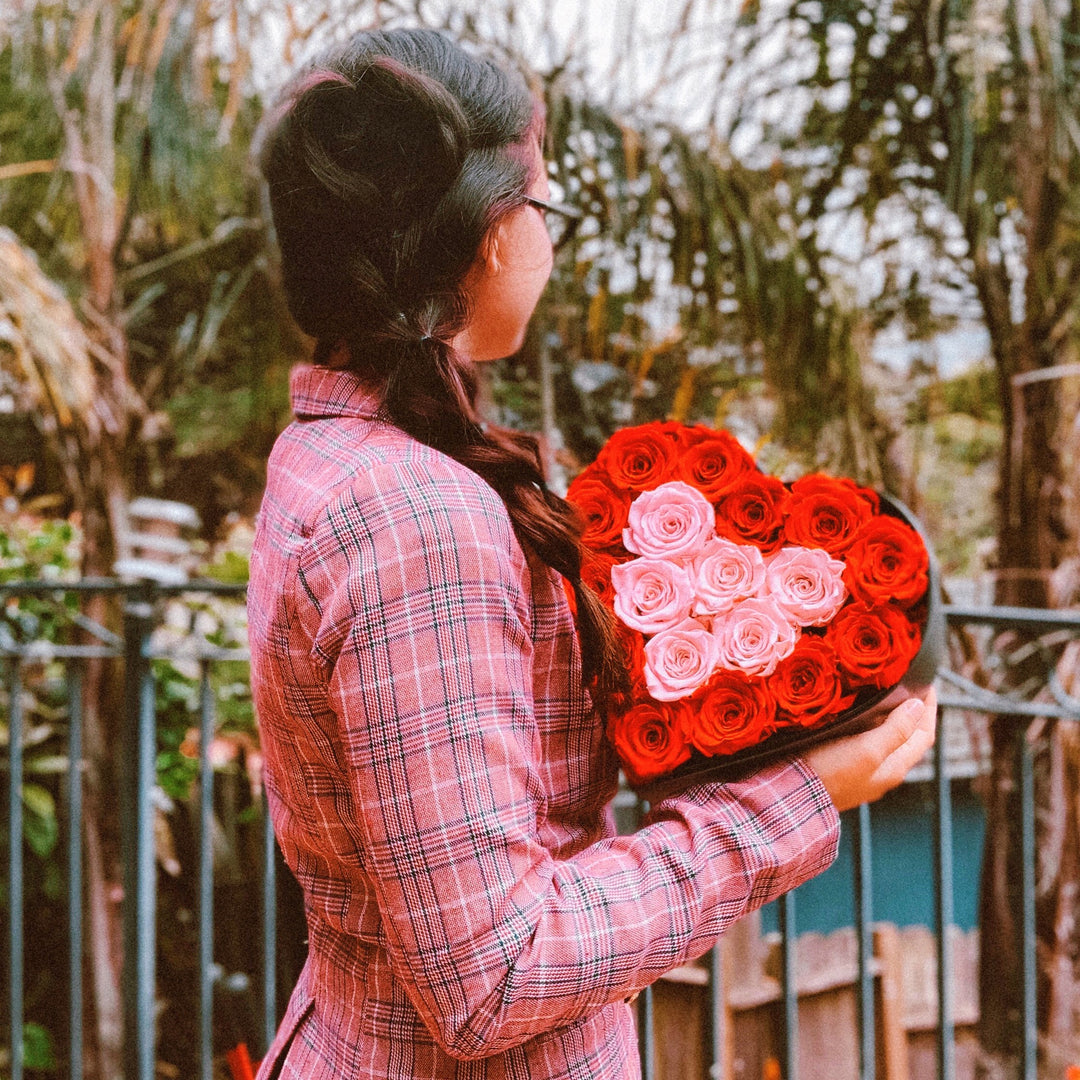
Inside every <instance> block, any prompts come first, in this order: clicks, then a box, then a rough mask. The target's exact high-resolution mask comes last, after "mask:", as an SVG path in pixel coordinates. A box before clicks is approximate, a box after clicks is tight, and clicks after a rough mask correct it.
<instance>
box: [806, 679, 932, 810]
mask: <svg viewBox="0 0 1080 1080" xmlns="http://www.w3.org/2000/svg"><path fill="white" fill-rule="evenodd" d="M936 732H937V694H936V693H935V691H934V689H933V687H931V688H930V689H929V691H928V692H927V695H926V699H925V701H924V700H922V699H920V698H909V699H908V700H907V701H905V702H902V703H901V704H900V705H898V706H897V707H896V708H895V709H893V711H892V712H891V713H889V715H888V716H887V717H886V718H885V720H884V721H883V722H882V723H881V724H880V725H878V727H876V728H873V729H871V730H870V731H865V732H862V733H861V734H859V735H851V736H848V737H847V738H845V739H837V740H836V741H835V742H829V743H825V744H823V745H822V746H819V747H815V748H814V749H812V750H810V751H809V752H808V753H807V755H806V762H807V764H808V765H810V767H811V768H812V769H814V770H815V771H816V772H817V774H818V776H820V777H821V781H822V783H823V784H824V785H825V789H826V790H827V791H828V793H829V797H830V798H831V799H832V801H833V803H834V804H835V805H836V808H837V809H838V810H850V809H852V807H855V806H859V805H860V804H861V803H864V802H872V801H873V800H874V799H878V798H880V797H881V796H882V795H884V794H885V792H887V791H889V790H891V789H892V788H894V787H896V786H897V784H899V783H900V782H901V781H902V780H903V779H904V777H905V776H907V774H908V772H909V771H910V770H911V768H912V766H914V765H916V764H917V763H918V762H919V761H920V760H921V758H922V756H923V755H924V754H925V753H926V751H927V750H929V749H930V747H931V746H932V745H933V744H934V737H935V734H936Z"/></svg>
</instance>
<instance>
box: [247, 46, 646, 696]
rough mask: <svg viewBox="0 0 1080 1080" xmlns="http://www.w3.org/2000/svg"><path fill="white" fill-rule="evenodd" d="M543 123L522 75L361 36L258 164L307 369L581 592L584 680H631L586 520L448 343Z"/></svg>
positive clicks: (317, 76)
mask: <svg viewBox="0 0 1080 1080" xmlns="http://www.w3.org/2000/svg"><path fill="white" fill-rule="evenodd" d="M540 117H541V113H540V109H539V108H538V105H537V102H536V100H535V99H534V97H533V95H532V94H531V93H530V91H529V89H528V87H527V86H526V84H525V81H524V79H522V78H521V77H520V76H518V75H516V74H513V73H511V72H509V71H506V70H503V69H502V68H501V67H499V66H498V65H496V64H494V63H493V62H491V61H490V60H487V59H486V58H482V57H479V56H476V55H473V54H472V53H469V52H466V51H465V50H464V49H463V48H461V47H460V46H458V45H456V44H454V43H453V42H452V41H450V40H449V39H448V38H446V37H444V36H443V35H442V34H440V33H437V32H435V31H430V30H391V31H378V32H368V33H363V34H360V35H357V36H356V37H354V38H353V39H352V40H351V41H349V42H348V44H346V45H344V46H341V47H338V48H336V49H334V50H333V51H331V52H329V53H327V54H326V55H324V56H323V57H322V58H321V59H320V60H319V61H317V62H316V63H315V64H314V65H313V66H311V67H310V68H309V69H308V70H306V71H305V72H303V73H301V75H300V76H299V77H298V78H297V79H296V80H295V81H294V82H293V84H292V85H291V86H290V87H289V89H288V90H287V92H286V94H285V95H284V97H283V99H282V104H281V105H280V106H279V109H278V112H277V114H276V118H275V121H274V123H273V125H272V127H271V129H270V132H269V135H268V136H267V138H266V140H265V142H264V145H263V148H262V151H261V155H260V164H261V167H262V172H263V175H264V177H265V178H266V181H267V187H268V192H269V198H270V207H271V213H272V218H273V224H274V229H275V232H276V234H277V242H278V247H279V250H280V252H281V268H282V278H283V283H284V287H285V293H286V297H287V299H288V304H289V308H290V310H291V312H292V314H293V316H294V318H295V319H296V321H297V323H298V324H299V326H300V328H301V329H302V330H304V331H305V333H307V334H308V335H310V336H311V337H312V338H314V339H315V341H316V345H315V357H314V359H315V362H316V363H322V364H329V365H331V366H336V367H346V368H348V369H349V370H352V371H355V372H356V373H357V374H358V375H359V376H360V377H361V378H362V379H363V380H364V382H365V383H366V384H368V385H369V386H371V387H372V388H373V389H374V390H375V391H376V392H377V393H378V394H379V395H380V398H381V405H380V408H381V411H382V412H383V413H384V414H385V415H386V416H388V418H389V419H390V420H391V421H392V422H393V423H394V424H396V425H397V426H398V427H400V428H401V429H402V430H404V431H406V432H408V433H409V434H410V435H412V436H413V437H414V438H416V439H418V440H420V441H421V442H423V443H426V444H427V445H429V446H432V447H434V448H436V449H438V450H440V451H442V452H443V453H445V454H447V455H449V456H450V457H452V458H454V459H455V460H456V461H458V462H460V463H461V464H462V465H465V466H466V467H467V468H469V469H471V470H472V471H473V472H475V473H477V474H478V475H479V476H480V477H482V478H483V479H484V480H485V481H487V483H488V484H490V485H491V487H492V488H494V489H495V491H496V492H497V493H498V495H499V497H500V498H501V499H502V501H503V503H504V504H505V506H506V509H507V513H508V514H509V516H510V520H511V522H512V524H513V527H514V531H515V533H516V535H517V537H518V540H519V542H520V543H521V544H522V546H523V547H524V548H526V550H531V551H532V552H533V553H535V555H536V556H537V557H539V559H540V560H542V561H543V562H544V563H545V564H546V565H547V566H549V567H551V568H553V569H554V570H557V571H558V572H559V573H560V574H562V575H563V576H564V577H565V578H566V579H567V581H569V582H570V584H571V585H572V586H573V591H574V596H575V600H576V606H577V618H578V632H579V637H580V640H581V653H582V666H583V675H584V678H585V680H586V682H587V683H589V684H592V686H593V687H594V693H595V694H596V696H597V698H598V700H599V701H601V703H602V702H603V700H604V699H605V698H606V697H607V696H608V695H609V694H610V693H613V692H616V691H617V690H619V689H622V688H623V687H624V686H625V681H626V673H625V665H624V663H623V658H622V651H621V648H620V646H619V644H618V639H617V636H616V633H615V628H614V625H613V621H612V619H611V617H610V615H609V614H608V613H607V611H606V609H605V608H604V607H603V606H602V604H601V603H600V601H599V599H598V598H597V596H596V594H595V593H594V592H593V591H592V590H591V589H590V588H589V587H588V586H586V585H584V584H583V582H582V580H581V563H582V547H581V541H580V535H581V526H580V522H579V519H578V517H577V515H576V513H575V511H574V510H573V508H572V507H571V506H570V505H569V504H568V503H567V502H566V501H565V500H563V499H561V498H559V497H558V496H557V495H556V494H554V493H553V492H551V491H549V490H548V488H547V486H546V484H545V482H544V476H543V468H542V465H541V458H540V453H539V449H538V446H537V443H536V440H535V439H534V438H532V437H531V436H528V435H525V434H523V433H521V432H515V431H512V430H509V429H504V428H498V427H495V426H492V425H487V424H484V423H483V422H482V421H481V419H480V416H479V414H478V412H477V408H476V398H477V380H476V373H475V368H474V366H473V364H472V363H471V361H469V359H468V358H467V357H464V356H462V355H460V354H459V353H458V352H457V351H455V349H454V348H453V346H452V345H451V344H450V343H451V342H452V341H453V339H454V337H455V335H457V334H458V332H459V331H461V330H462V328H463V327H464V326H465V325H466V324H467V323H468V321H469V315H470V310H469V297H468V295H467V291H466V289H465V288H464V286H463V282H464V280H465V277H466V274H467V273H468V271H469V269H470V268H471V267H472V266H473V264H474V262H475V261H476V259H477V257H478V255H479V254H480V253H481V251H482V250H483V245H484V243H485V241H486V240H487V238H488V237H489V236H490V235H491V233H492V229H493V228H494V227H495V226H496V225H497V224H498V223H499V222H500V221H501V220H502V219H503V218H504V217H505V216H506V215H508V214H510V213H511V212H513V211H514V210H516V209H518V208H519V207H521V206H522V205H524V202H525V194H526V192H527V190H528V186H529V183H530V181H531V180H532V179H533V177H531V176H530V175H529V173H530V155H529V152H528V143H529V139H530V137H536V136H538V135H539V128H540V124H541V119H540Z"/></svg>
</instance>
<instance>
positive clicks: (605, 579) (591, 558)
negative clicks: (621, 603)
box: [581, 551, 619, 610]
mask: <svg viewBox="0 0 1080 1080" xmlns="http://www.w3.org/2000/svg"><path fill="white" fill-rule="evenodd" d="M618 562H619V560H618V559H616V558H614V557H613V556H611V555H609V554H608V553H607V552H603V551H586V552H585V557H584V559H583V560H582V562H581V580H582V581H584V582H585V584H586V585H588V586H589V588H590V589H592V591H593V592H594V593H596V595H597V596H599V597H600V599H601V601H602V602H603V604H604V606H605V607H606V608H608V609H609V610H611V609H613V608H614V604H615V587H614V586H613V585H612V584H611V568H612V567H613V566H615V565H616V564H617V563H618Z"/></svg>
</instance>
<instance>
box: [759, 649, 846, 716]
mask: <svg viewBox="0 0 1080 1080" xmlns="http://www.w3.org/2000/svg"><path fill="white" fill-rule="evenodd" d="M769 686H770V688H771V689H772V692H773V694H774V695H775V697H776V704H777V706H778V707H779V709H780V714H781V719H782V720H786V721H787V722H788V723H790V724H796V725H798V726H800V727H813V726H814V725H815V724H816V723H817V722H818V721H819V720H822V719H823V718H825V717H827V716H831V715H833V714H835V713H838V712H840V711H841V710H842V709H846V708H847V707H848V706H849V705H850V704H851V703H852V702H853V701H854V700H855V695H854V694H845V693H844V684H843V682H842V681H841V678H840V671H839V668H838V667H837V658H836V651H835V650H834V649H833V647H832V646H831V645H830V644H829V643H828V642H827V641H824V640H823V639H822V638H819V637H814V636H812V635H810V634H804V635H803V636H802V637H801V638H799V640H798V642H797V643H796V645H795V651H794V652H793V653H792V654H791V655H790V656H789V657H787V659H786V660H781V661H780V663H779V664H778V665H777V667H776V671H774V672H773V674H772V676H771V677H770V679H769Z"/></svg>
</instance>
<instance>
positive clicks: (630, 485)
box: [596, 420, 681, 491]
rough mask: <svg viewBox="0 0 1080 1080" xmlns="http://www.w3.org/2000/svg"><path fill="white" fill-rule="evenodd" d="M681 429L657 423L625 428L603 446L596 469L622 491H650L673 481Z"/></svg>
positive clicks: (675, 425) (677, 426) (668, 424)
mask: <svg viewBox="0 0 1080 1080" xmlns="http://www.w3.org/2000/svg"><path fill="white" fill-rule="evenodd" d="M680 427H681V425H680V424H670V423H665V422H662V421H659V420H655V421H653V422H652V423H651V424H639V425H638V426H637V427H631V428H622V429H621V430H619V431H616V432H615V434H614V435H612V436H611V438H610V439H608V441H607V442H606V443H605V444H604V448H603V449H602V450H601V451H600V453H599V455H598V456H597V458H596V466H597V468H598V469H600V470H601V471H602V472H604V473H606V474H607V477H608V479H609V481H610V483H611V485H612V487H614V488H616V489H617V490H619V491H622V490H624V489H628V490H630V491H651V490H652V489H653V488H655V487H659V486H660V485H661V484H663V483H665V482H666V481H667V480H670V479H671V475H672V473H673V471H674V468H675V463H676V461H677V460H678V456H679V452H680V449H681V447H680V441H679V429H680Z"/></svg>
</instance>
